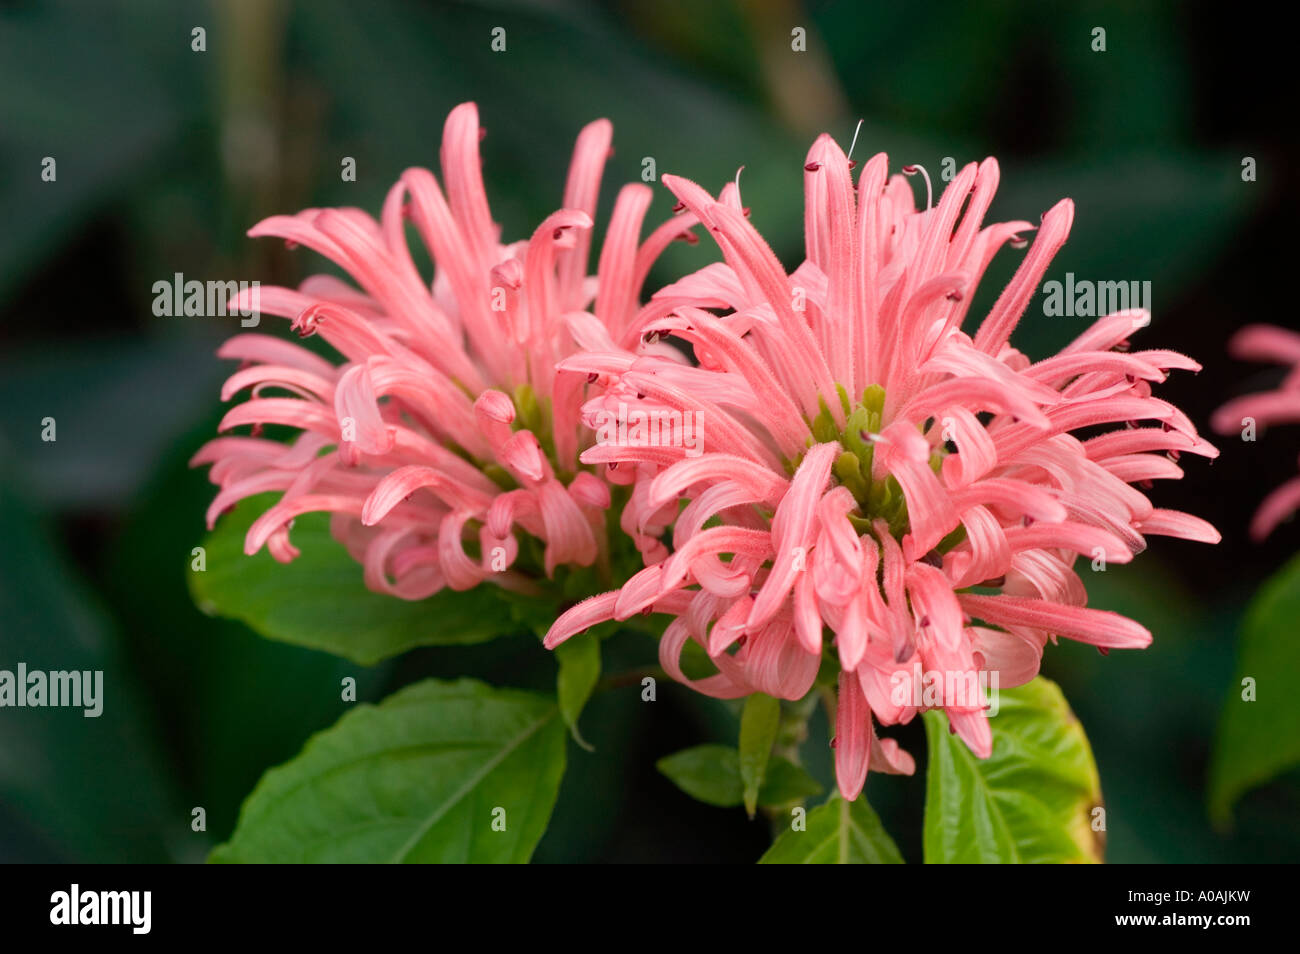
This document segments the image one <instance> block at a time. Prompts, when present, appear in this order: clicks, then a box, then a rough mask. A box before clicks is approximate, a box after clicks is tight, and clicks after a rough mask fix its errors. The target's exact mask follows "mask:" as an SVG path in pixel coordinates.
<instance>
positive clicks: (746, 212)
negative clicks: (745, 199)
mask: <svg viewBox="0 0 1300 954" xmlns="http://www.w3.org/2000/svg"><path fill="white" fill-rule="evenodd" d="M740 214H741V215H743V216H744V217H745V218H749V206H745V207H744V208H742V209H741V210H740Z"/></svg>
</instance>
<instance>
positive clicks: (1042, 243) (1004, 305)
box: [975, 199, 1074, 354]
mask: <svg viewBox="0 0 1300 954" xmlns="http://www.w3.org/2000/svg"><path fill="white" fill-rule="evenodd" d="M1073 221H1074V203H1073V202H1071V201H1070V200H1069V199H1062V200H1061V201H1060V202H1058V203H1057V204H1056V205H1054V206H1052V207H1051V208H1050V209H1049V210H1048V211H1047V213H1046V214H1045V215H1044V216H1043V224H1042V225H1041V226H1040V227H1039V229H1038V235H1037V236H1036V237H1035V238H1034V244H1033V246H1032V247H1031V248H1030V250H1029V253H1028V254H1027V255H1026V256H1025V260H1024V261H1023V262H1021V263H1020V268H1018V269H1017V270H1016V274H1015V275H1014V276H1013V277H1012V279H1011V283H1010V284H1008V285H1007V287H1006V289H1005V290H1004V291H1003V292H1002V294H1001V296H1000V297H999V298H998V300H997V302H996V303H995V304H994V305H993V308H992V310H990V311H989V315H988V317H987V318H985V319H984V321H983V323H981V324H980V327H979V331H978V332H976V334H975V347H976V348H978V349H979V350H981V351H983V352H984V353H985V354H997V353H998V351H1000V350H1001V349H1002V346H1003V345H1004V344H1006V343H1007V340H1008V339H1009V338H1010V337H1011V332H1012V331H1014V330H1015V327H1016V324H1017V323H1018V322H1019V321H1020V316H1021V315H1022V314H1024V311H1025V306H1026V305H1028V304H1029V299H1030V298H1031V297H1032V296H1033V294H1034V292H1035V290H1037V288H1038V283H1039V281H1041V280H1042V277H1043V273H1044V272H1046V271H1047V266H1048V265H1050V264H1051V263H1052V259H1053V258H1054V257H1055V256H1056V253H1057V251H1058V250H1059V249H1060V247H1061V246H1062V245H1064V244H1065V240H1066V238H1067V237H1068V236H1069V234H1070V225H1071V223H1072V222H1073Z"/></svg>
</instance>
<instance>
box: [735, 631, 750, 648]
mask: <svg viewBox="0 0 1300 954" xmlns="http://www.w3.org/2000/svg"><path fill="white" fill-rule="evenodd" d="M747 642H749V637H748V636H746V635H745V634H744V633H741V634H740V636H739V637H738V638H737V639H736V645H737V646H744V645H745V643H747Z"/></svg>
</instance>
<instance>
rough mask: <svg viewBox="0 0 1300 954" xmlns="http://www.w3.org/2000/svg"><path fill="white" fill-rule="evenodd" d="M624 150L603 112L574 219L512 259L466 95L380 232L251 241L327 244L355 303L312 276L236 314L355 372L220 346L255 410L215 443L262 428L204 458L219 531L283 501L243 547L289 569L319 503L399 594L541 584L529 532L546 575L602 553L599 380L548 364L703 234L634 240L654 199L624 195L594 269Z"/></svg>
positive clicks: (582, 156) (253, 345) (287, 225)
mask: <svg viewBox="0 0 1300 954" xmlns="http://www.w3.org/2000/svg"><path fill="white" fill-rule="evenodd" d="M611 136H612V127H611V126H610V124H609V122H608V121H606V120H598V121H596V122H593V123H592V124H590V125H589V126H587V127H586V128H585V129H583V130H582V132H581V134H580V135H579V137H578V141H577V145H576V147H575V149H574V155H573V161H572V164H571V166H570V169H569V177H568V183H567V186H566V188H565V192H564V206H563V208H562V209H561V210H560V211H557V212H555V213H554V214H552V215H550V216H549V217H547V218H546V219H545V220H544V221H543V222H542V223H541V225H539V226H538V227H537V229H536V231H534V232H533V234H532V237H531V238H530V239H528V240H526V241H521V242H516V243H514V244H511V245H502V244H501V241H500V237H499V231H500V230H499V228H498V226H496V225H495V224H494V223H493V220H492V216H491V212H490V210H489V208H488V201H487V196H486V194H485V192H484V189H483V179H482V172H481V167H480V160H479V151H478V149H479V140H480V138H481V130H480V128H479V122H478V111H477V109H476V107H475V106H474V104H472V103H466V104H463V105H461V106H459V107H457V108H456V109H455V110H453V111H452V113H451V114H450V115H449V116H448V117H447V122H446V126H445V129H444V132H443V142H442V155H441V160H442V171H443V183H442V186H440V185H439V183H438V181H437V179H435V177H434V175H433V174H432V173H431V172H429V171H427V170H425V169H410V170H408V171H407V172H406V173H405V174H404V175H403V176H402V178H401V180H400V181H398V182H397V184H395V185H394V186H393V187H392V189H391V190H390V191H389V193H388V197H387V200H386V201H385V202H384V208H383V212H382V214H381V216H380V219H379V221H375V220H374V219H373V218H371V217H370V216H368V215H367V214H366V213H364V212H362V211H361V210H359V209H307V210H305V211H303V212H299V213H298V214H297V215H291V216H287V215H277V216H272V217H271V218H269V219H267V220H265V221H264V222H261V223H260V224H258V225H257V226H256V227H254V228H253V229H251V230H250V232H249V234H250V235H251V236H255V237H256V236H276V237H279V238H282V239H284V240H285V241H286V242H288V243H290V244H291V245H304V246H306V247H308V248H310V249H312V250H314V251H316V252H319V253H320V254H321V255H323V256H325V257H326V258H328V259H330V260H331V261H332V262H334V263H335V264H337V265H338V266H339V267H341V268H342V269H344V270H345V271H346V272H347V273H348V274H349V275H351V276H352V277H353V278H354V279H355V280H356V282H357V284H358V285H360V289H356V288H353V287H352V286H351V285H349V284H347V283H345V282H343V281H340V280H338V279H336V278H333V277H331V276H327V275H320V276H316V277H312V278H308V279H307V280H306V281H305V282H303V283H302V286H301V287H300V288H299V289H298V290H296V291H295V290H293V289H289V288H261V289H260V290H259V291H260V295H259V300H256V301H254V300H245V299H246V298H250V299H251V294H250V293H246V294H245V295H242V296H241V297H240V298H237V299H236V301H235V302H234V304H235V305H236V306H237V307H241V308H250V307H258V308H260V310H261V311H263V312H266V313H269V314H272V315H278V316H282V317H284V318H288V319H290V321H291V322H292V328H293V330H294V331H296V332H297V333H298V334H299V335H301V336H303V337H307V336H311V335H319V336H320V337H322V338H323V339H325V341H326V342H327V343H328V344H329V345H330V346H331V347H332V348H333V349H334V350H335V351H337V352H338V353H339V355H341V356H342V359H343V360H342V363H341V364H335V363H334V362H333V361H331V360H327V359H326V358H323V357H321V356H319V355H317V354H316V353H314V352H312V351H310V350H308V349H306V348H304V347H302V346H300V345H296V344H293V343H290V342H288V341H285V340H283V339H281V338H278V337H273V336H269V335H264V334H251V333H250V334H240V335H237V336H235V337H233V338H231V339H230V340H229V341H227V342H226V343H225V344H224V345H223V347H222V348H221V350H220V352H219V353H220V355H221V356H222V357H225V358H235V359H238V360H240V361H241V362H242V365H241V367H240V369H239V371H237V372H236V373H235V374H234V375H233V376H232V377H231V378H230V379H229V380H228V381H227V382H226V385H225V388H224V389H223V393H222V397H223V399H226V400H229V399H231V398H233V397H235V396H236V395H238V394H240V393H241V392H243V391H249V392H250V393H251V398H250V399H249V400H247V401H245V402H244V403H242V404H238V405H236V406H235V407H234V408H232V409H231V411H230V412H229V413H228V414H227V415H226V416H225V418H224V420H223V421H222V422H221V430H222V431H229V430H232V429H234V428H237V427H239V426H241V425H252V430H253V433H252V435H251V436H225V437H219V438H217V439H216V440H213V441H211V442H210V443H208V444H207V445H206V446H204V447H203V448H202V449H201V450H200V451H199V453H198V454H197V455H196V456H195V458H194V460H193V463H194V464H195V465H198V464H211V465H212V470H211V476H212V480H213V482H214V483H216V484H218V485H219V486H220V488H221V490H220V492H219V493H218V494H217V496H216V499H215V500H213V502H212V505H211V507H210V508H209V509H208V524H209V526H212V525H213V524H214V522H215V521H216V519H217V517H218V516H219V515H220V514H221V513H222V512H223V511H225V510H226V509H228V508H229V507H231V506H233V505H234V504H235V503H237V502H238V501H240V500H242V499H244V498H246V497H249V496H251V495H254V494H260V493H264V492H278V493H280V495H281V496H280V498H279V501H278V502H277V503H276V504H275V505H274V506H272V507H271V508H270V509H269V510H267V511H266V512H265V513H264V514H262V516H261V517H259V518H258V519H257V521H256V522H255V523H254V524H253V526H252V528H251V529H250V530H249V532H248V536H247V540H246V544H245V549H246V552H248V553H249V554H252V553H256V552H257V551H258V550H260V549H261V548H262V547H263V546H266V547H267V548H268V549H269V550H270V552H271V554H272V555H273V556H274V557H275V558H276V559H278V560H281V561H287V560H291V559H293V558H294V557H295V556H297V554H298V551H297V550H296V549H295V548H294V546H293V544H292V543H291V542H290V538H289V528H290V526H291V522H292V520H293V518H294V517H296V516H298V515H300V514H303V513H308V512H311V511H325V512H328V513H330V514H332V523H331V529H332V532H333V534H334V535H335V537H337V538H338V539H339V540H340V541H342V542H343V543H344V544H346V546H347V547H348V549H349V550H350V551H351V553H352V555H353V556H354V557H355V558H356V559H357V560H358V561H360V562H361V563H362V565H363V566H364V568H365V580H366V583H367V585H369V586H370V588H372V589H374V590H376V591H378V592H382V593H390V594H392V595H394V596H398V597H402V598H404V599H421V598H423V597H426V596H428V595H430V594H432V593H434V592H436V591H438V590H439V589H441V588H442V587H444V586H448V587H451V588H453V589H458V590H463V589H468V588H470V587H472V586H475V585H477V584H478V583H480V582H482V581H485V580H489V581H491V582H494V583H497V584H499V585H502V586H506V587H513V588H526V587H529V586H530V585H531V581H530V580H529V578H528V575H527V574H524V573H521V572H516V571H515V570H512V569H507V568H509V567H512V566H513V565H514V564H515V561H516V559H517V557H518V555H519V540H518V537H517V536H516V534H515V532H514V529H515V528H516V527H518V528H520V529H522V530H523V531H524V532H525V533H527V534H530V535H531V536H532V537H535V538H536V539H538V540H539V541H541V542H542V543H543V544H544V545H545V551H544V568H543V569H544V571H545V573H546V574H547V575H550V574H551V573H552V572H553V571H554V569H555V568H556V567H557V566H559V565H561V564H570V565H575V566H589V565H591V564H592V563H594V562H595V561H597V560H598V559H600V558H601V556H602V552H603V550H604V548H605V547H606V546H607V534H606V531H605V511H606V510H607V509H608V508H609V507H610V502H611V498H610V488H609V485H608V484H607V483H606V482H605V481H603V480H600V479H598V478H597V477H596V476H595V475H594V474H592V473H591V472H590V470H589V469H586V468H583V467H582V466H581V465H579V463H578V460H577V457H578V453H579V451H580V450H581V449H582V441H583V440H584V437H583V435H584V428H583V427H582V424H581V421H580V420H579V408H580V405H581V404H582V401H583V397H584V389H585V387H586V381H585V380H584V379H583V378H582V377H581V376H579V375H576V374H568V373H560V372H557V371H556V363H557V362H558V361H559V360H560V359H562V358H564V357H566V356H567V355H569V354H570V353H572V352H573V351H574V349H575V344H574V339H573V336H572V333H571V332H570V328H569V325H570V323H572V322H575V321H576V322H578V323H579V324H582V325H583V326H584V327H585V326H590V327H591V329H597V330H599V332H600V333H602V334H619V333H621V332H622V330H623V329H624V328H625V327H626V326H627V325H628V324H629V323H631V322H632V320H633V318H634V315H635V312H636V309H637V307H638V298H639V291H640V288H641V285H642V283H643V282H644V281H645V278H646V275H647V273H648V272H649V270H650V266H651V264H652V263H653V261H654V260H655V258H656V257H657V256H658V255H659V253H660V252H661V251H662V250H663V249H664V247H665V246H666V245H667V244H668V243H669V242H670V241H672V240H673V239H674V238H676V237H678V236H679V235H682V234H683V230H685V229H687V228H689V226H690V225H691V224H692V222H691V221H690V220H683V219H676V220H673V221H670V222H668V223H665V225H663V226H662V227H660V228H658V229H657V230H655V231H654V232H652V233H651V235H650V236H649V238H648V239H647V240H646V241H645V242H644V243H641V242H640V239H639V236H640V232H641V228H642V224H643V221H644V219H645V215H646V212H647V210H648V208H649V205H650V199H651V190H650V189H649V187H648V186H644V185H640V184H634V185H628V186H626V187H624V189H623V190H622V191H621V192H620V194H619V197H618V201H617V203H616V205H615V207H614V212H613V217H612V218H611V220H610V223H609V228H608V232H607V235H606V238H605V242H604V247H603V249H602V251H601V255H600V262H599V266H598V268H597V274H596V276H595V277H594V278H591V277H589V276H588V274H587V266H588V257H589V249H590V245H591V229H592V217H593V215H594V213H595V208H596V202H597V198H598V194H599V190H600V181H601V173H602V170H603V168H604V164H605V161H606V158H607V156H608V155H609V152H610V139H611ZM444 188H445V191H444ZM408 221H409V222H411V223H413V224H414V227H415V230H416V231H417V232H418V234H419V236H420V239H421V240H422V242H423V244H424V246H425V248H426V249H427V250H428V252H429V255H430V257H431V258H432V260H433V264H434V268H435V274H434V279H433V282H432V286H431V287H430V285H429V284H427V283H426V281H425V280H424V279H423V278H422V277H421V275H420V272H419V270H418V268H417V265H416V261H415V258H414V257H413V255H412V251H411V248H410V246H409V245H408V242H407V223H408ZM692 238H693V236H692ZM588 308H590V311H586V310H585V309H588ZM588 333H591V332H590V331H589V332H588ZM268 391H271V392H278V393H279V396H264V395H265V393H266V392H268ZM285 394H287V395H289V396H284V395H285ZM266 425H283V426H285V427H288V428H293V429H294V430H295V431H296V432H298V433H297V435H296V437H294V438H293V439H292V440H290V441H288V442H283V441H280V440H271V439H268V438H266V437H263V436H260V434H261V432H262V429H263V428H264V427H265V426H266Z"/></svg>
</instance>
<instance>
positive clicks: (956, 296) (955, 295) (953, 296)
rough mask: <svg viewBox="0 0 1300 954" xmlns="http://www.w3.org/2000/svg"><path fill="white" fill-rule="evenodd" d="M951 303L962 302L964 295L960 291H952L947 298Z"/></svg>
mask: <svg viewBox="0 0 1300 954" xmlns="http://www.w3.org/2000/svg"><path fill="white" fill-rule="evenodd" d="M945 297H946V298H947V299H948V300H949V301H961V299H962V294H961V292H959V291H950V292H948V294H947V295H946V296H945Z"/></svg>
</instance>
